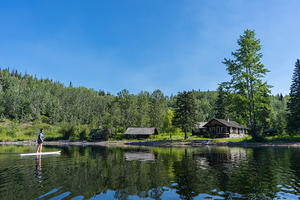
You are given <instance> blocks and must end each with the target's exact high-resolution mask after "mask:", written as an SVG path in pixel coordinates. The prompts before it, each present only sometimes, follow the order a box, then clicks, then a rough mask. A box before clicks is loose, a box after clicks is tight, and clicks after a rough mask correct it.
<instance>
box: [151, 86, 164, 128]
mask: <svg viewBox="0 0 300 200" xmlns="http://www.w3.org/2000/svg"><path fill="white" fill-rule="evenodd" d="M167 112H168V110H167V101H166V98H165V96H164V94H163V93H162V92H161V91H160V90H154V91H153V92H152V94H151V96H150V111H149V116H150V126H152V127H157V128H159V129H161V128H162V127H163V121H164V119H165V115H166V114H167Z"/></svg>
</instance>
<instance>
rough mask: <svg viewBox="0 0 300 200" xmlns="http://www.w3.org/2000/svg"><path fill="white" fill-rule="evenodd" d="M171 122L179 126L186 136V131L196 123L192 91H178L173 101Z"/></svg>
mask: <svg viewBox="0 0 300 200" xmlns="http://www.w3.org/2000/svg"><path fill="white" fill-rule="evenodd" d="M173 124H174V125H175V126H176V127H179V128H181V129H182V130H183V131H184V133H185V135H184V138H185V139H186V138H187V131H189V130H191V129H192V128H193V127H194V125H195V124H196V101H195V97H194V94H193V92H186V91H184V92H182V93H179V94H178V95H177V97H176V101H175V110H174V118H173Z"/></svg>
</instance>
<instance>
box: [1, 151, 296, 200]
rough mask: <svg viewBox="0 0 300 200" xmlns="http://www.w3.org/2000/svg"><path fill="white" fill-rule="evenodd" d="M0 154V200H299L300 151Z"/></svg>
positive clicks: (4, 152) (9, 152)
mask: <svg viewBox="0 0 300 200" xmlns="http://www.w3.org/2000/svg"><path fill="white" fill-rule="evenodd" d="M43 150H44V151H57V150H61V151H62V154H61V155H60V156H55V155H53V156H49V155H48V156H43V157H42V159H37V158H36V157H34V156H31V157H19V156H18V153H24V152H34V151H35V147H31V146H0V199H1V200H2V199H3V200H10V199H18V200H19V199H51V200H59V199H76V200H79V199H297V200H298V199H299V197H300V149H299V148H229V147H201V148H147V149H145V148H103V147H84V148H83V147H68V148H60V147H44V148H43Z"/></svg>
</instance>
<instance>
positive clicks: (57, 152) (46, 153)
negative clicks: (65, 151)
mask: <svg viewBox="0 0 300 200" xmlns="http://www.w3.org/2000/svg"><path fill="white" fill-rule="evenodd" d="M60 152H61V151H53V152H42V153H21V154H19V156H39V155H52V154H60Z"/></svg>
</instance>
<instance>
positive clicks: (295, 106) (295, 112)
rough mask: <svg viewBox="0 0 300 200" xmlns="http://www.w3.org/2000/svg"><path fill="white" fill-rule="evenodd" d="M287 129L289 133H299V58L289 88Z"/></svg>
mask: <svg viewBox="0 0 300 200" xmlns="http://www.w3.org/2000/svg"><path fill="white" fill-rule="evenodd" d="M288 111H289V113H288V130H289V133H290V134H300V60H299V59H297V61H296V64H295V70H294V74H293V78H292V85H291V88H290V100H289V102H288Z"/></svg>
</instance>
